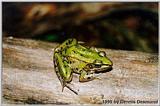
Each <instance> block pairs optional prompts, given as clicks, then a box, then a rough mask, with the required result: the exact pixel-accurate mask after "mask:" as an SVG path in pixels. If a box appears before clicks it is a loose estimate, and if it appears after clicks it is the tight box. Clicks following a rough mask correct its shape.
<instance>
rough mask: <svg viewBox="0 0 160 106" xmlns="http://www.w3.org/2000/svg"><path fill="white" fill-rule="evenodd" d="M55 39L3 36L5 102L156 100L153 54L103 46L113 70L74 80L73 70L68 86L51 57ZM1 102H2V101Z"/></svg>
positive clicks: (75, 102) (156, 76) (80, 102)
mask: <svg viewBox="0 0 160 106" xmlns="http://www.w3.org/2000/svg"><path fill="white" fill-rule="evenodd" d="M56 46H57V44H55V43H45V42H41V41H34V40H26V39H15V38H4V39H3V72H2V86H3V87H2V94H3V98H5V100H10V101H13V102H8V103H21V102H22V103H49V104H50V103H53V104H97V103H103V100H115V99H116V100H122V99H123V100H128V101H129V100H130V101H131V100H132V101H133V100H157V99H158V97H157V96H158V57H157V55H153V54H148V53H142V52H136V51H121V50H110V49H103V50H105V51H106V53H107V55H108V57H109V58H110V59H111V60H112V61H113V64H114V65H113V70H111V71H110V72H106V73H101V74H99V75H98V77H99V78H100V79H97V80H93V81H90V82H85V83H80V82H78V76H77V75H75V74H74V77H73V81H72V84H71V87H72V88H73V89H74V90H77V91H78V95H75V94H74V93H73V92H72V91H70V90H69V89H67V88H65V89H64V91H63V92H62V91H61V90H62V87H61V84H60V82H59V80H58V78H57V76H56V73H55V72H54V65H53V62H52V61H53V60H52V55H53V50H52V49H53V48H54V47H56ZM2 102H3V103H6V102H4V101H2Z"/></svg>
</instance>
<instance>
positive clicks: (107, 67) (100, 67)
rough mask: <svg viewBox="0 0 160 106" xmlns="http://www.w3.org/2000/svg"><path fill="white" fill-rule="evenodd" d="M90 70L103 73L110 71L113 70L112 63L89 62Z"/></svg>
mask: <svg viewBox="0 0 160 106" xmlns="http://www.w3.org/2000/svg"><path fill="white" fill-rule="evenodd" d="M89 68H90V69H89V70H90V71H91V72H95V73H101V72H109V71H111V70H112V65H108V64H101V65H100V64H89Z"/></svg>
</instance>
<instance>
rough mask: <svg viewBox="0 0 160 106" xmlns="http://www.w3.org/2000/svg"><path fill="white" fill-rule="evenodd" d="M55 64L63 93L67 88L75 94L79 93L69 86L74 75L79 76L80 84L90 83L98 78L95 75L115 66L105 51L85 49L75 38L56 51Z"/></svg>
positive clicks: (65, 42)
mask: <svg viewBox="0 0 160 106" xmlns="http://www.w3.org/2000/svg"><path fill="white" fill-rule="evenodd" d="M53 62H54V68H55V72H56V74H57V76H58V79H59V80H60V82H61V84H62V91H63V89H64V87H67V88H69V89H70V90H72V91H73V92H74V93H75V94H78V93H77V92H76V91H74V90H73V89H71V88H70V87H69V86H68V83H70V82H71V81H72V77H73V73H76V74H79V82H88V81H92V80H94V79H96V78H97V77H95V73H100V72H104V71H106V70H109V69H111V68H112V65H113V63H112V61H111V60H110V59H109V58H108V57H107V56H106V53H105V52H104V51H98V50H97V49H96V48H89V47H85V46H83V45H81V43H79V42H78V41H77V40H76V39H74V38H70V39H68V40H66V41H64V42H63V43H62V44H61V45H59V46H58V47H56V48H55V49H54V56H53Z"/></svg>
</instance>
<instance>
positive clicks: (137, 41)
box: [3, 2, 158, 53]
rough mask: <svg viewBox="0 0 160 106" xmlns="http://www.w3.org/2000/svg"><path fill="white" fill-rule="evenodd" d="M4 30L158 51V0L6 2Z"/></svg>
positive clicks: (52, 39)
mask: <svg viewBox="0 0 160 106" xmlns="http://www.w3.org/2000/svg"><path fill="white" fill-rule="evenodd" d="M17 11H18V12H17ZM16 12H17V13H19V14H16ZM10 14H12V15H13V14H14V17H13V18H10ZM14 24H15V25H14ZM3 34H4V36H13V37H21V38H31V39H39V40H44V41H49V42H59V43H61V42H63V41H64V40H65V39H67V38H70V37H74V38H77V39H78V40H80V41H84V42H86V43H87V45H89V46H96V47H103V48H111V49H123V50H137V51H144V52H154V53H158V3H147V2H146V3H145V2H141V3H136V2H135V3H122V2H121V3H3Z"/></svg>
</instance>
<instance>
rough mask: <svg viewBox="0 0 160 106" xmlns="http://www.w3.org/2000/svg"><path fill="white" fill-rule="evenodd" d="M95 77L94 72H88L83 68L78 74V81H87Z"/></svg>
mask: <svg viewBox="0 0 160 106" xmlns="http://www.w3.org/2000/svg"><path fill="white" fill-rule="evenodd" d="M96 78H97V77H94V73H89V72H87V71H85V70H82V71H81V73H80V76H79V82H88V81H92V80H94V79H96Z"/></svg>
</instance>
